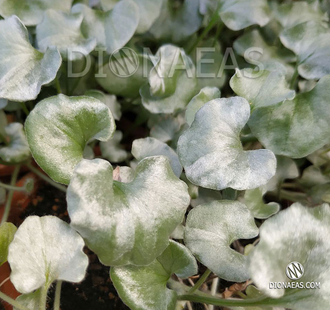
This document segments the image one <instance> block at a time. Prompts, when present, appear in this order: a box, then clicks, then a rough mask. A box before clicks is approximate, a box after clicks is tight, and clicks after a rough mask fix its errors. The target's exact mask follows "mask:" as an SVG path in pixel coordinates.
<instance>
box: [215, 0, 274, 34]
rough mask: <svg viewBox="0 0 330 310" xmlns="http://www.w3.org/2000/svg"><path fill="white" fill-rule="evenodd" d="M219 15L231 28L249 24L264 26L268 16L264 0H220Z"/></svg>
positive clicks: (240, 27)
mask: <svg viewBox="0 0 330 310" xmlns="http://www.w3.org/2000/svg"><path fill="white" fill-rule="evenodd" d="M220 3H221V5H220V11H219V14H220V17H221V20H222V21H223V22H224V24H225V25H226V26H227V27H228V28H229V29H231V30H235V31H237V30H241V29H244V28H246V27H249V26H251V25H256V24H257V25H259V26H261V27H263V26H265V25H266V24H267V23H268V22H269V20H270V18H269V15H270V11H269V7H268V3H267V1H266V0H254V1H251V0H240V1H233V0H222V1H220Z"/></svg>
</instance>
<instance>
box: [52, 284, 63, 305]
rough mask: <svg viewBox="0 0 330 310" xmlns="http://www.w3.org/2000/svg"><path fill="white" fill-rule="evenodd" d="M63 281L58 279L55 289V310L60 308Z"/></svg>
mask: <svg viewBox="0 0 330 310" xmlns="http://www.w3.org/2000/svg"><path fill="white" fill-rule="evenodd" d="M61 289H62V281H57V283H56V290H55V301H54V310H60V304H61Z"/></svg>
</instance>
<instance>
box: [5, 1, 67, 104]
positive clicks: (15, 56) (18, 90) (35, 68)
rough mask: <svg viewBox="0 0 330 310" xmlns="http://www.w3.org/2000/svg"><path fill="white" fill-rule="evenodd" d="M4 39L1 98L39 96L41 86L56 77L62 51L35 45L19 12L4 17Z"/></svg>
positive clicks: (25, 98)
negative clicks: (30, 39)
mask: <svg viewBox="0 0 330 310" xmlns="http://www.w3.org/2000/svg"><path fill="white" fill-rule="evenodd" d="M0 7H1V4H0ZM0 41H1V45H0V98H6V99H9V100H16V101H28V100H32V99H35V98H36V97H37V96H38V94H39V92H40V89H41V86H42V85H45V84H48V83H50V82H51V81H52V80H54V79H55V77H56V72H57V70H58V69H59V67H60V65H61V56H60V54H59V52H58V51H57V50H54V49H48V50H47V51H46V53H45V54H43V53H40V52H39V51H37V50H36V49H34V48H33V46H32V45H31V44H30V42H29V37H28V31H27V29H26V28H25V26H24V25H23V24H22V23H21V21H20V20H19V19H18V18H17V17H16V16H12V17H9V18H6V19H5V20H1V21H0Z"/></svg>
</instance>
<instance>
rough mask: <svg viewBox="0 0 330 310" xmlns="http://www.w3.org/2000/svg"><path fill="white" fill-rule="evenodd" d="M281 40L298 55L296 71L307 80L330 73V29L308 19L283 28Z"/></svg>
mask: <svg viewBox="0 0 330 310" xmlns="http://www.w3.org/2000/svg"><path fill="white" fill-rule="evenodd" d="M280 39H281V42H282V43H283V45H284V46H286V47H287V48H288V49H290V50H292V51H294V52H295V53H296V54H297V56H298V63H299V66H298V72H299V74H300V75H301V76H302V77H304V78H305V79H308V80H313V79H320V78H322V77H323V76H325V75H327V74H330V63H329V62H328V61H325V59H328V58H329V56H330V43H329V42H330V31H329V29H328V28H326V27H324V26H322V25H321V24H320V23H317V22H312V21H308V22H305V23H301V24H298V25H296V26H294V27H292V28H289V29H285V30H284V31H283V32H282V33H281V35H280Z"/></svg>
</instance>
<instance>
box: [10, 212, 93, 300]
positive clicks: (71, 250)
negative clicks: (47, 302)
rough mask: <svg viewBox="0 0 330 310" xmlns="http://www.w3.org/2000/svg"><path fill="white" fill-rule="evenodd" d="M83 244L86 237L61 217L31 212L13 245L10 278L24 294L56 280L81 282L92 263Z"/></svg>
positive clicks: (17, 233)
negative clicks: (80, 234) (32, 214)
mask: <svg viewBox="0 0 330 310" xmlns="http://www.w3.org/2000/svg"><path fill="white" fill-rule="evenodd" d="M83 247H84V241H83V239H82V238H81V237H80V236H79V235H78V234H77V233H76V232H75V231H74V230H73V229H72V228H71V227H70V226H69V225H68V224H67V223H65V222H63V221H62V220H60V219H58V218H57V217H55V216H44V217H38V216H30V217H28V218H27V219H26V220H25V221H24V222H23V224H22V225H21V226H20V227H19V228H18V230H17V232H16V234H15V236H14V240H13V241H12V243H11V244H10V246H9V254H8V262H9V264H10V267H11V270H12V272H11V276H10V279H11V281H12V283H13V284H14V285H15V288H16V289H17V290H18V291H19V292H21V293H23V294H28V293H32V292H33V291H34V290H37V289H38V288H41V287H42V286H45V287H47V288H48V287H49V286H50V285H51V284H52V283H53V282H54V281H55V280H62V281H68V282H80V281H82V280H83V278H84V277H85V272H86V268H87V265H88V257H87V255H86V254H84V252H83Z"/></svg>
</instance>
